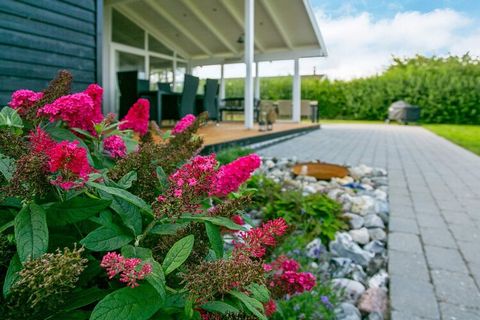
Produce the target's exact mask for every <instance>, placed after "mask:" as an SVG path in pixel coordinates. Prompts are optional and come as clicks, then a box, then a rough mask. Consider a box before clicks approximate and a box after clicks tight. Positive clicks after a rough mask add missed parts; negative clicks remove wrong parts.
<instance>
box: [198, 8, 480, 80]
mask: <svg viewBox="0 0 480 320" xmlns="http://www.w3.org/2000/svg"><path fill="white" fill-rule="evenodd" d="M310 4H311V6H312V7H313V10H314V12H315V16H316V18H317V23H318V25H319V27H320V30H321V32H322V35H323V38H324V40H325V44H326V47H327V50H328V57H326V58H314V59H302V60H301V61H300V73H301V74H304V75H305V74H312V73H313V72H314V70H315V72H316V73H317V74H319V73H321V74H326V75H327V76H328V77H329V78H331V79H344V80H349V79H353V78H359V77H367V76H371V75H374V74H378V73H381V72H382V71H383V70H385V68H387V67H388V65H389V64H390V63H391V61H392V56H400V57H410V56H414V55H415V54H422V55H427V56H432V55H437V56H444V55H447V54H449V53H450V54H456V55H463V54H465V53H466V52H470V54H472V55H474V56H480V0H397V1H385V0H310ZM244 69H245V67H244V66H243V65H241V64H237V65H229V66H227V67H226V69H225V76H226V77H239V76H240V77H241V76H244V75H245V72H244ZM195 73H196V74H198V75H199V76H201V77H219V74H220V68H219V67H218V66H217V67H203V68H201V69H197V70H195ZM291 74H293V62H292V61H278V62H272V63H270V62H265V63H261V65H260V76H275V75H291Z"/></svg>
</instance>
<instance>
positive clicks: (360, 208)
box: [351, 196, 375, 216]
mask: <svg viewBox="0 0 480 320" xmlns="http://www.w3.org/2000/svg"><path fill="white" fill-rule="evenodd" d="M351 210H352V212H353V213H357V214H359V215H361V216H365V215H367V214H374V213H375V201H374V200H373V198H372V197H369V196H359V197H353V198H352V208H351Z"/></svg>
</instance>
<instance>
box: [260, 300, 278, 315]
mask: <svg viewBox="0 0 480 320" xmlns="http://www.w3.org/2000/svg"><path fill="white" fill-rule="evenodd" d="M263 308H264V309H265V315H266V316H267V317H270V316H272V315H273V314H274V313H275V312H277V304H276V303H275V301H274V300H270V301H268V302H267V303H265V304H264V305H263Z"/></svg>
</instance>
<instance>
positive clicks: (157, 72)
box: [150, 56, 173, 89]
mask: <svg viewBox="0 0 480 320" xmlns="http://www.w3.org/2000/svg"><path fill="white" fill-rule="evenodd" d="M157 82H169V83H171V82H173V61H172V60H167V59H162V58H157V57H152V56H150V85H151V86H152V87H154V88H152V89H156V87H157Z"/></svg>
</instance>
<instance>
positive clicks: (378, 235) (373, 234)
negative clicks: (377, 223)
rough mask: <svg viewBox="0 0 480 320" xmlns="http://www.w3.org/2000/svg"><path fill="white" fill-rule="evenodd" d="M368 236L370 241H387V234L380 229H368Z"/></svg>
mask: <svg viewBox="0 0 480 320" xmlns="http://www.w3.org/2000/svg"><path fill="white" fill-rule="evenodd" d="M368 234H369V235H370V238H372V240H380V241H385V240H386V239H387V234H386V233H385V231H383V229H380V228H373V229H368Z"/></svg>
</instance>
